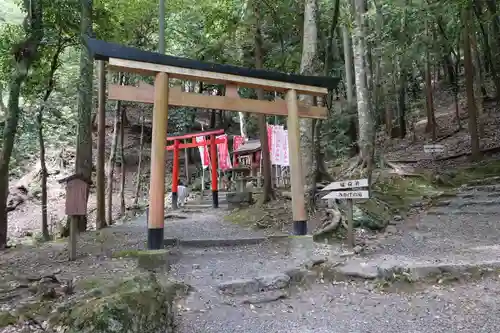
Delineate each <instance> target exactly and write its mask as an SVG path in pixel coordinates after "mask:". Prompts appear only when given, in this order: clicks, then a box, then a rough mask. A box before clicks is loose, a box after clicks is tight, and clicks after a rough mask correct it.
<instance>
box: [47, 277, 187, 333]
mask: <svg viewBox="0 0 500 333" xmlns="http://www.w3.org/2000/svg"><path fill="white" fill-rule="evenodd" d="M183 288H185V286H184V285H181V284H178V283H174V282H168V283H160V282H159V281H158V280H157V278H156V277H155V275H154V274H149V275H138V276H136V277H134V278H132V279H129V280H125V281H122V282H120V283H118V284H114V285H113V284H110V285H107V286H105V287H101V288H98V289H95V290H92V291H90V292H89V293H88V294H87V295H86V296H85V297H84V298H79V299H78V300H75V301H73V302H71V303H68V304H66V305H64V306H61V307H60V308H59V309H58V310H57V311H56V312H57V314H56V315H54V316H53V317H52V318H51V319H50V320H49V322H50V324H51V326H52V327H59V328H62V331H63V332H65V333H77V332H78V333H118V332H119V333H145V332H147V333H170V332H173V330H174V323H173V319H174V309H173V302H174V299H175V297H176V296H177V295H178V291H179V290H180V289H183ZM185 291H187V290H185Z"/></svg>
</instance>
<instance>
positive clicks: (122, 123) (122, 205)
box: [120, 108, 127, 216]
mask: <svg viewBox="0 0 500 333" xmlns="http://www.w3.org/2000/svg"><path fill="white" fill-rule="evenodd" d="M125 114H126V112H125V110H124V109H123V108H122V112H121V121H120V162H121V163H120V215H121V216H124V215H125V209H126V207H125V118H127V116H126V115H125Z"/></svg>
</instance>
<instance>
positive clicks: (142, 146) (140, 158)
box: [134, 109, 187, 207]
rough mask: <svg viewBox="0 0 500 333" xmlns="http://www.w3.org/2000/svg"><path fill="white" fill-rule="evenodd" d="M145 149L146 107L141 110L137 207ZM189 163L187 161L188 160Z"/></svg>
mask: <svg viewBox="0 0 500 333" xmlns="http://www.w3.org/2000/svg"><path fill="white" fill-rule="evenodd" d="M143 151H144V109H142V111H141V139H140V142H139V162H137V178H136V182H135V195H134V207H137V204H138V202H139V195H140V191H141V175H142V154H143ZM186 163H187V161H186Z"/></svg>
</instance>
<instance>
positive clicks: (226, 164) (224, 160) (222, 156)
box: [217, 134, 232, 171]
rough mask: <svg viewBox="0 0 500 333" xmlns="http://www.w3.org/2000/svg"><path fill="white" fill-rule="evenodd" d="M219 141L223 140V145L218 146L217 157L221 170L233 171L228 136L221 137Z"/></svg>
mask: <svg viewBox="0 0 500 333" xmlns="http://www.w3.org/2000/svg"><path fill="white" fill-rule="evenodd" d="M217 139H221V141H222V143H218V144H217V155H218V158H219V169H220V170H222V171H225V170H227V169H231V167H232V166H231V158H230V157H229V151H228V144H227V135H226V134H224V135H219V136H217Z"/></svg>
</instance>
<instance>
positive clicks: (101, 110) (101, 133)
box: [92, 61, 106, 229]
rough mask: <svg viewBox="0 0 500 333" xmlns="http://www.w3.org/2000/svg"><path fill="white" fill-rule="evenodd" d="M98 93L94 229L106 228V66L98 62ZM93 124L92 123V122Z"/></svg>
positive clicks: (102, 62)
mask: <svg viewBox="0 0 500 333" xmlns="http://www.w3.org/2000/svg"><path fill="white" fill-rule="evenodd" d="M98 63H99V74H98V75H99V77H98V81H99V91H98V94H99V96H98V110H97V115H98V129H97V177H96V178H97V181H96V190H97V214H96V229H102V228H105V227H106V205H105V203H106V185H105V182H104V181H105V180H104V172H105V171H104V163H105V150H106V65H105V63H104V61H99V62H98ZM92 123H94V121H92Z"/></svg>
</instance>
